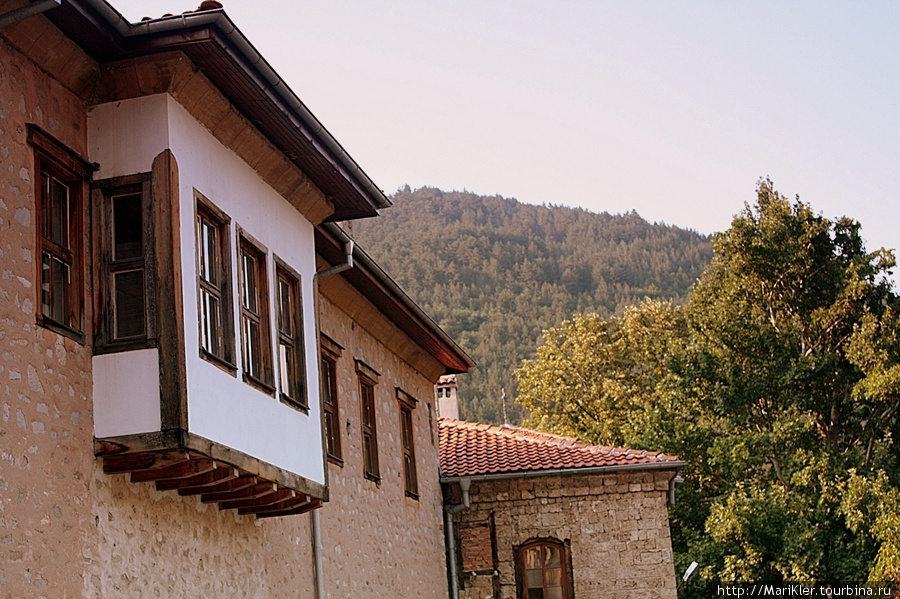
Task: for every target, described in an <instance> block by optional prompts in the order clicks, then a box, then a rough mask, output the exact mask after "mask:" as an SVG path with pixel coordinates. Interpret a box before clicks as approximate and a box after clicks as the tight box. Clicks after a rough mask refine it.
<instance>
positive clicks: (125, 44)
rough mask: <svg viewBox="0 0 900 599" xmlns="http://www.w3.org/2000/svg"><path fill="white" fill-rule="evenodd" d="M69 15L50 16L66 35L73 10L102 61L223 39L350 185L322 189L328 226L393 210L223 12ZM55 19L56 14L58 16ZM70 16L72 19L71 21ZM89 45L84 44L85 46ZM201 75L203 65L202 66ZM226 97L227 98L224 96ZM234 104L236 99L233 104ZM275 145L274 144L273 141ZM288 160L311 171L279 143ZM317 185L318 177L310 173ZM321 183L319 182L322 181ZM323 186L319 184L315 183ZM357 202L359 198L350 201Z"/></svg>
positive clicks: (81, 6)
mask: <svg viewBox="0 0 900 599" xmlns="http://www.w3.org/2000/svg"><path fill="white" fill-rule="evenodd" d="M64 6H67V7H68V8H69V10H68V11H66V10H63V11H51V12H50V13H48V18H50V19H51V20H52V21H54V23H55V24H56V25H57V26H58V27H60V28H61V29H63V30H64V31H65V28H66V23H65V19H66V18H69V17H71V16H72V14H73V13H72V12H71V10H75V11H77V12H78V14H79V16H80V17H81V18H82V19H83V21H84V22H82V23H80V24H75V25H73V27H74V29H75V30H79V31H81V32H82V33H83V31H84V30H83V27H84V24H85V22H87V23H90V25H91V26H93V27H94V28H95V29H96V33H97V36H98V37H95V38H94V39H92V40H90V43H86V44H85V45H86V46H87V45H89V46H91V48H90V49H88V48H86V49H87V50H88V51H89V52H93V53H94V54H100V55H102V56H98V58H102V59H103V60H113V59H116V58H119V59H121V58H133V57H136V56H141V55H146V54H152V53H156V52H162V51H167V50H178V49H181V50H185V51H187V52H190V47H191V46H192V45H193V44H196V43H198V42H197V39H196V36H192V35H187V34H189V33H195V32H196V31H198V30H200V29H203V28H209V29H212V30H213V31H215V32H216V33H217V34H218V36H209V40H206V41H215V39H214V38H220V39H221V40H222V42H221V43H220V46H221V47H222V49H223V51H226V52H232V53H233V56H232V57H231V58H232V61H231V62H232V63H233V64H234V65H235V66H236V67H237V68H239V69H241V70H242V71H244V73H245V74H246V75H247V77H248V78H249V79H250V80H252V81H254V82H255V83H256V84H258V85H260V86H262V87H263V88H264V91H265V93H266V95H267V97H268V98H269V99H270V101H271V102H272V105H273V106H275V107H276V108H277V110H278V111H279V112H280V113H283V117H284V119H286V120H287V121H290V123H291V124H293V125H294V126H296V127H297V128H298V129H299V130H300V131H301V132H302V135H303V137H304V138H305V139H306V142H305V143H308V144H310V145H311V146H312V147H313V148H314V150H315V151H317V152H318V153H319V155H320V156H321V157H322V159H324V160H325V161H327V163H328V164H329V165H330V167H331V168H333V169H334V171H335V172H337V173H340V175H341V178H342V180H344V181H345V182H346V183H345V184H341V185H337V186H336V187H335V188H333V189H329V187H332V186H330V185H328V184H324V185H320V187H323V189H322V191H323V193H325V194H326V196H328V199H329V200H330V201H331V202H332V203H333V204H334V205H335V214H333V215H332V216H331V217H329V220H347V219H355V218H365V217H370V216H375V215H377V214H378V210H379V209H381V208H387V207H389V206H391V202H390V200H389V199H388V198H387V196H386V195H385V194H384V192H383V191H382V190H381V189H379V188H378V187H377V186H376V185H375V183H374V182H373V181H372V180H371V179H370V178H369V177H368V175H366V173H365V172H364V171H363V170H362V169H361V168H360V166H359V165H358V164H357V163H356V162H355V161H354V160H353V158H351V157H350V155H349V154H348V153H347V152H346V151H345V150H344V148H343V147H342V146H341V145H340V143H338V141H337V140H336V139H335V138H334V137H333V136H332V135H331V134H330V133H329V132H328V130H327V129H325V127H324V126H323V125H322V123H321V122H320V121H319V120H318V119H317V118H316V117H315V115H313V114H312V112H310V111H309V109H308V108H307V107H306V106H305V105H304V104H303V102H302V101H301V100H300V99H299V98H298V97H297V95H296V94H295V93H294V92H293V91H292V90H291V89H290V87H289V86H288V84H287V83H286V82H285V81H284V80H283V79H282V78H281V77H280V76H279V75H278V74H277V73H276V72H275V70H274V69H273V68H272V67H271V65H269V63H268V62H267V61H266V60H265V58H263V56H262V55H261V54H260V53H259V52H258V51H257V50H256V49H255V48H254V47H253V45H252V44H251V43H250V41H249V40H248V39H247V38H246V37H245V36H244V35H243V34H242V33H241V31H240V30H239V29H238V28H237V27H236V26H235V25H234V23H233V22H232V21H231V19H230V18H229V17H228V15H227V14H226V13H225V12H224V11H223V10H222V9H215V10H205V11H199V12H194V13H187V14H181V15H175V16H171V17H164V18H159V19H152V20H148V21H142V22H141V23H136V24H133V23H129V22H128V21H127V20H126V19H125V18H124V17H123V16H122V15H121V14H120V13H119V12H118V11H116V10H115V9H114V8H113V7H112V6H111V5H110V4H109V3H107V2H106V1H105V0H67V2H66V3H65V4H64ZM54 13H57V14H56V15H54ZM67 15H68V17H67ZM100 38H102V39H100ZM82 41H85V40H82ZM198 67H199V68H200V69H201V70H204V69H203V65H198ZM204 74H206V75H207V76H208V77H209V78H210V80H211V81H213V83H214V84H216V86H217V87H219V88H220V89H222V90H223V93H224V92H225V90H224V89H223V85H222V81H218V80H217V77H216V74H215V73H214V72H211V73H208V72H206V71H204ZM226 96H227V94H226ZM229 99H230V100H232V101H235V99H234V98H229ZM235 105H236V106H237V107H238V108H239V109H240V110H241V111H242V112H243V113H244V115H245V116H246V117H247V118H248V119H250V120H251V121H255V122H257V125H258V126H259V127H260V129H261V130H262V131H263V133H264V134H266V135H267V137H268V136H269V134H268V133H267V130H272V129H275V128H277V127H278V126H280V125H282V124H283V123H265V122H262V123H260V122H258V117H259V113H258V112H255V111H252V110H250V109H249V108H248V107H245V106H240V103H239V102H235ZM273 142H274V140H273ZM275 145H276V146H277V147H279V148H280V149H281V150H282V151H283V152H284V153H285V155H286V156H288V158H289V159H290V160H291V161H293V162H295V163H296V164H297V166H299V167H300V168H301V170H304V171H306V170H308V165H305V164H302V161H299V160H298V159H297V153H295V152H292V151H291V148H286V147H282V145H283V144H278V143H275ZM307 174H309V175H310V176H311V177H312V178H313V179H314V180H315V179H316V173H307ZM320 179H321V177H320ZM317 184H319V182H317ZM351 196H355V198H351Z"/></svg>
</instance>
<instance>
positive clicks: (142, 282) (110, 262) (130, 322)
mask: <svg viewBox="0 0 900 599" xmlns="http://www.w3.org/2000/svg"><path fill="white" fill-rule="evenodd" d="M96 185H97V189H96V190H95V192H94V214H95V217H96V219H97V220H96V221H95V224H96V227H97V231H99V235H100V242H99V250H100V256H99V257H98V259H97V263H98V264H99V265H100V268H101V269H102V272H103V275H102V277H101V280H100V281H98V288H99V298H100V302H99V305H98V306H97V314H98V319H99V323H100V327H99V330H98V335H97V338H96V340H95V346H96V347H97V349H98V350H103V351H121V350H126V349H136V348H140V347H147V346H151V345H153V341H154V337H155V318H154V310H152V309H151V308H152V306H153V304H154V301H153V294H152V293H150V292H149V283H150V282H151V281H155V276H154V275H153V273H152V272H150V271H151V270H152V268H153V260H152V259H150V258H151V257H152V255H153V254H152V247H153V240H152V228H151V227H150V177H149V175H135V176H129V177H120V178H116V179H109V180H106V181H100V182H98V183H97V184H96Z"/></svg>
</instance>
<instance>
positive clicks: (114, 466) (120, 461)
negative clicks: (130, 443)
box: [103, 451, 190, 474]
mask: <svg viewBox="0 0 900 599" xmlns="http://www.w3.org/2000/svg"><path fill="white" fill-rule="evenodd" d="M189 457H190V454H188V453H186V452H183V451H174V452H173V451H169V452H158V451H146V452H139V453H126V454H118V455H107V456H103V472H104V473H106V474H125V473H128V472H134V471H135V470H146V469H147V468H152V467H154V466H157V467H162V466H168V465H170V464H174V463H177V462H181V461H183V460H186V459H189Z"/></svg>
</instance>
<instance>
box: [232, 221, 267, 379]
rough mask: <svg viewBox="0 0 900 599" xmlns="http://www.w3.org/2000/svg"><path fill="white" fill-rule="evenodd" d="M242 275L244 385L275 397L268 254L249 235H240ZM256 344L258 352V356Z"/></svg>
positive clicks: (240, 271) (242, 361) (240, 279)
mask: <svg viewBox="0 0 900 599" xmlns="http://www.w3.org/2000/svg"><path fill="white" fill-rule="evenodd" d="M251 261H252V262H251ZM251 263H252V265H253V272H251V273H249V277H248V272H247V268H248V265H249V264H251ZM238 273H239V277H238V278H239V283H238V287H239V293H238V296H239V303H240V312H241V324H240V327H241V371H242V376H243V379H244V382H246V383H248V384H250V385H252V386H254V387H256V388H258V389H260V390H261V391H264V392H265V393H267V394H270V395H271V394H274V393H275V367H274V364H273V362H272V325H271V318H270V310H269V276H268V273H269V265H268V254H267V252H266V250H265V249H264V248H263V247H262V246H261V245H259V244H258V243H257V242H256V240H254V239H253V238H252V237H250V236H249V235H248V234H247V233H246V232H245V231H239V232H238ZM251 280H252V288H251V286H250V282H251ZM254 327H255V328H254ZM253 343H255V344H256V348H257V351H256V354H255V355H254V353H253V345H252V344H253Z"/></svg>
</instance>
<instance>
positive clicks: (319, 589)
mask: <svg viewBox="0 0 900 599" xmlns="http://www.w3.org/2000/svg"><path fill="white" fill-rule="evenodd" d="M355 247H356V244H355V243H354V242H353V240H352V239H350V238H349V237H348V238H347V243H346V245H344V256H345V260H344V263H343V264H338V265H336V266H332V267H331V268H327V269H325V270H323V271H322V272H317V273H316V274H315V276H314V277H313V285H314V286H315V296H314V297H315V300H314V301H315V311H316V321H317V322H318V318H319V288H318V286H319V281H320V280H322V279H324V278H325V277H330V276H331V275H336V274H338V273H341V272H344V271H345V270H350V269H351V268H353V249H354V248H355ZM316 328H317V329H318V325H316ZM316 348H318V351H319V363H320V364H321V360H322V350H321V345H320V344H319V341H318V339H317V340H316ZM322 441H323V444H324V439H323V440H322ZM323 446H324V445H323ZM325 473H326V476H327V473H328V459H327V458H326V459H325ZM310 524H311V529H312V530H311V535H312V550H313V567H314V569H315V587H316V599H325V573H324V571H323V565H322V524H321V521H320V519H319V510H317V509H316V510H313V511H312V512H310Z"/></svg>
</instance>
